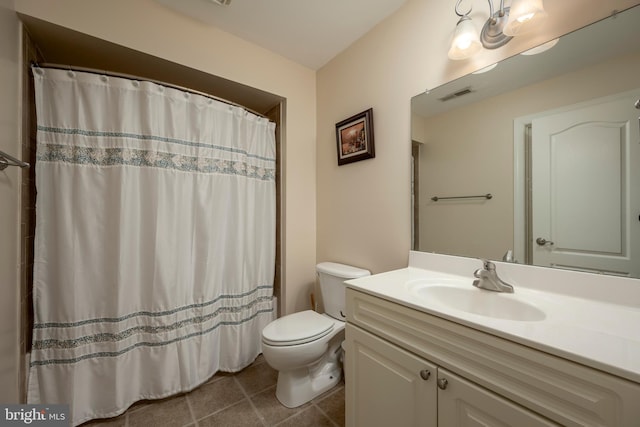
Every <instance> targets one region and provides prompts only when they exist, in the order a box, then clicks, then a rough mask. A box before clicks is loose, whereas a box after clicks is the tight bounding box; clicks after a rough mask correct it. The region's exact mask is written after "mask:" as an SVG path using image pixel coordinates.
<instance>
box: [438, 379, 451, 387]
mask: <svg viewBox="0 0 640 427" xmlns="http://www.w3.org/2000/svg"><path fill="white" fill-rule="evenodd" d="M448 385H449V381H447V379H446V378H439V379H438V388H439V389H440V390H444V389H445V388H447V386H448Z"/></svg>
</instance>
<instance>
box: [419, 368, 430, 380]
mask: <svg viewBox="0 0 640 427" xmlns="http://www.w3.org/2000/svg"><path fill="white" fill-rule="evenodd" d="M430 376H431V371H429V370H428V369H423V370H422V371H420V377H422V379H423V380H425V381H426V380H428V379H429V377H430Z"/></svg>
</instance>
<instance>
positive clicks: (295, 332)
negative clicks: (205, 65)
mask: <svg viewBox="0 0 640 427" xmlns="http://www.w3.org/2000/svg"><path fill="white" fill-rule="evenodd" d="M333 325H334V322H333V321H331V319H329V318H328V317H326V316H323V315H321V314H318V313H316V312H315V311H313V310H306V311H301V312H299V313H293V314H289V315H287V316H284V317H281V318H279V319H276V320H274V321H273V322H271V323H269V324H268V325H267V326H266V327H265V328H264V329H263V330H262V342H264V343H265V344H268V345H272V346H283V347H284V346H291V345H298V344H305V343H308V342H311V341H315V340H317V339H319V338H322V337H323V336H325V335H327V334H329V333H330V332H331V331H332V330H333Z"/></svg>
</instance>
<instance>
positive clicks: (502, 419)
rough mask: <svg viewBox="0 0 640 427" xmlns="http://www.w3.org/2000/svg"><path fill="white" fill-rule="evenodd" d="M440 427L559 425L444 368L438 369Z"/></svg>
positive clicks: (531, 426)
mask: <svg viewBox="0 0 640 427" xmlns="http://www.w3.org/2000/svg"><path fill="white" fill-rule="evenodd" d="M438 424H439V425H441V426H457V427H472V426H473V427H479V426H486V427H510V426H518V427H542V426H545V427H549V426H559V424H556V423H553V422H551V421H549V420H547V419H546V418H543V417H541V416H539V415H537V414H535V413H533V412H531V411H529V410H527V409H525V408H523V407H522V406H520V405H517V404H515V403H513V402H511V401H510V400H507V399H504V398H502V397H500V396H498V395H497V394H495V393H492V392H490V391H489V390H487V389H485V388H482V387H480V386H478V385H476V384H474V383H472V382H469V381H467V380H465V379H463V378H461V377H459V376H457V375H455V374H453V373H451V372H449V371H447V370H446V369H442V368H439V370H438Z"/></svg>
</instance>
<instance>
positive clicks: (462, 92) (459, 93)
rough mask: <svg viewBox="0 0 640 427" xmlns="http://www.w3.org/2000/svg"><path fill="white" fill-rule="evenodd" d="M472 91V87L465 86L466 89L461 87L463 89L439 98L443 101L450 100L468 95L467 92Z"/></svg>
mask: <svg viewBox="0 0 640 427" xmlns="http://www.w3.org/2000/svg"><path fill="white" fill-rule="evenodd" d="M471 92H473V91H472V90H471V88H470V87H465V88H464V89H461V90H459V91H457V92H453V93H450V94H449V95H445V96H443V97H442V98H438V99H439V100H440V101H442V102H445V101H450V100H452V99H455V98H459V97H461V96H464V95H467V94H469V93H471Z"/></svg>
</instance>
